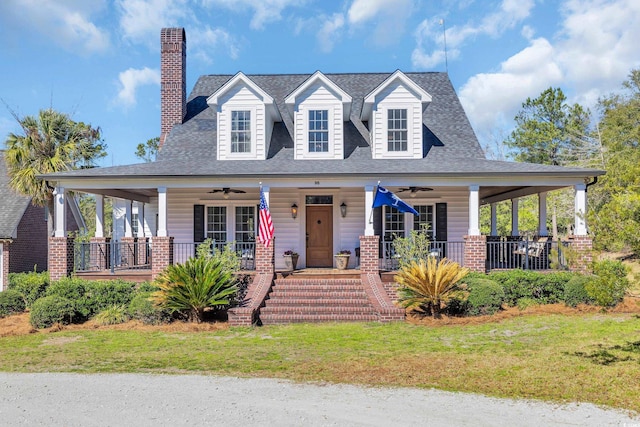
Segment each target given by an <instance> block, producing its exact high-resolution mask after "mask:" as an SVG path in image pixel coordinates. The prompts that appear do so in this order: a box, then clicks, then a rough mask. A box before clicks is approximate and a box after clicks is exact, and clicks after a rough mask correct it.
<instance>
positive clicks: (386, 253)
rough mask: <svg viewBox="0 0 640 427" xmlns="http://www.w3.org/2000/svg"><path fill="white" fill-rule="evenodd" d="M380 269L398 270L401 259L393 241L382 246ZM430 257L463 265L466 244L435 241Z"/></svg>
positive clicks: (384, 241) (386, 241)
mask: <svg viewBox="0 0 640 427" xmlns="http://www.w3.org/2000/svg"><path fill="white" fill-rule="evenodd" d="M381 250H382V254H381V256H380V268H381V269H383V270H397V269H398V267H399V258H398V256H397V255H396V252H395V249H394V246H393V241H392V240H383V241H382V244H381ZM429 255H430V256H433V257H436V258H437V259H441V258H444V257H446V258H448V259H450V260H452V261H455V262H457V263H458V264H460V265H462V264H463V262H464V242H456V241H446V242H445V241H434V242H431V248H430V253H429Z"/></svg>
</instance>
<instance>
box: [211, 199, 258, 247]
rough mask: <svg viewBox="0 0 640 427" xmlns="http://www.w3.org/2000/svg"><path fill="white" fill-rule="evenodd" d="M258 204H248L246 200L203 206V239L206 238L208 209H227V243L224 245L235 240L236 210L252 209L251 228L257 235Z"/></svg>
mask: <svg viewBox="0 0 640 427" xmlns="http://www.w3.org/2000/svg"><path fill="white" fill-rule="evenodd" d="M257 206H258V203H254V204H252V203H250V202H249V201H248V200H244V201H238V202H233V203H208V204H206V205H204V238H205V239H206V238H207V222H208V219H209V213H208V209H209V208H210V207H225V208H227V215H226V219H227V229H226V230H225V231H226V233H227V241H226V242H225V243H232V242H235V240H236V208H246V207H253V215H254V217H255V218H254V221H253V223H254V224H253V228H254V230H253V231H254V233H255V235H256V238H257V235H258V208H257Z"/></svg>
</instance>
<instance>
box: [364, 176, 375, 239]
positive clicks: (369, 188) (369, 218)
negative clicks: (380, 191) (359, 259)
mask: <svg viewBox="0 0 640 427" xmlns="http://www.w3.org/2000/svg"><path fill="white" fill-rule="evenodd" d="M371 206H373V185H365V186H364V224H365V225H364V235H365V236H373V235H374V233H375V232H374V230H373V208H372V207H371Z"/></svg>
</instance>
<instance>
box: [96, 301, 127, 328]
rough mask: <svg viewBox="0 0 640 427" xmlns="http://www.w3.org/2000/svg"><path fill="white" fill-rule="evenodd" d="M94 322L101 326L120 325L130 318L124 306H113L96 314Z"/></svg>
mask: <svg viewBox="0 0 640 427" xmlns="http://www.w3.org/2000/svg"><path fill="white" fill-rule="evenodd" d="M93 320H94V322H96V323H97V324H98V325H101V326H106V325H118V324H120V323H124V322H126V321H127V320H129V316H127V310H126V307H125V306H124V305H112V306H109V307H107V308H105V309H104V310H102V311H101V312H100V313H98V314H96V315H95V316H94V317H93Z"/></svg>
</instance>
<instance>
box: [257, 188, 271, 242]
mask: <svg viewBox="0 0 640 427" xmlns="http://www.w3.org/2000/svg"><path fill="white" fill-rule="evenodd" d="M272 238H273V222H271V213H269V205H267V201H266V200H265V198H264V193H263V192H262V187H260V223H259V226H258V241H259V242H262V243H264V245H265V247H267V248H268V247H269V244H270V243H271V239H272Z"/></svg>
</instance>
